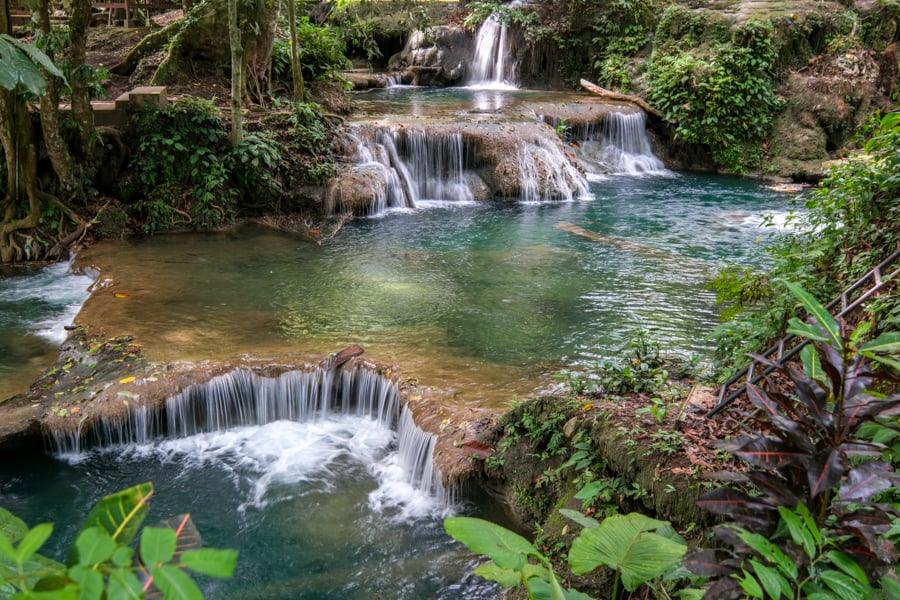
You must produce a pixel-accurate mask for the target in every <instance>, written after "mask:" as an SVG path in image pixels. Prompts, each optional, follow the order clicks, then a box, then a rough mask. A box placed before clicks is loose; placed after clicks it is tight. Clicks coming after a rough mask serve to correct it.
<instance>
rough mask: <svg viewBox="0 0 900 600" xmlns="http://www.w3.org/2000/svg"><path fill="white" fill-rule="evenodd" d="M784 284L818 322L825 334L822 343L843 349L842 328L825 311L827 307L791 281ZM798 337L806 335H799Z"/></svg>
mask: <svg viewBox="0 0 900 600" xmlns="http://www.w3.org/2000/svg"><path fill="white" fill-rule="evenodd" d="M782 283H783V284H784V286H785V287H786V288H787V289H788V290H789V291H790V292H791V293H792V294H793V295H794V296H795V297H796V298H797V299H798V300H800V303H801V304H802V305H803V308H805V309H806V312H808V313H809V314H810V316H812V317H813V318H814V319H815V320H816V323H817V324H818V326H819V327H820V328H821V329H822V331H823V332H824V334H825V340H822V341H826V342H828V344H829V345H831V347H832V348H837V349H839V348H842V347H843V341H842V340H841V328H840V326H839V325H838V322H837V321H836V320H835V319H834V317H832V316H831V313H829V312H828V311H827V310H825V307H823V306H822V305H821V304H819V301H818V300H816V299H815V298H814V297H813V296H812V294H810V293H809V292H807V291H806V290H804V289H803V288H801V287H800V286H799V285H797V284H795V283H791V282H790V281H782ZM792 326H793V324H792ZM798 335H804V334H803V333H798ZM805 337H806V336H805Z"/></svg>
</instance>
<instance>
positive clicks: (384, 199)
mask: <svg viewBox="0 0 900 600" xmlns="http://www.w3.org/2000/svg"><path fill="white" fill-rule="evenodd" d="M353 138H354V139H355V140H356V142H357V144H358V148H359V151H358V153H359V163H358V165H357V166H358V167H359V168H374V169H378V170H379V172H381V173H382V175H383V177H384V181H385V185H384V187H383V188H381V189H378V190H377V191H376V194H375V198H374V200H373V203H372V206H371V208H370V210H369V215H370V216H374V215H378V214H380V213H382V212H384V210H385V209H387V208H416V206H417V205H418V204H419V203H420V202H422V201H426V200H439V201H455V202H462V201H471V200H473V199H474V197H473V195H472V191H471V190H470V189H469V186H468V185H467V183H466V169H465V167H466V155H467V153H466V152H465V144H464V142H463V139H462V134H461V133H459V132H456V133H446V134H434V133H431V134H426V133H425V131H422V130H416V129H412V130H406V129H404V130H402V131H394V130H391V129H379V130H378V131H377V132H376V133H375V142H374V144H372V143H367V142H364V141H363V140H361V139H360V138H358V137H356V136H353Z"/></svg>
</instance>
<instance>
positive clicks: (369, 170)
mask: <svg viewBox="0 0 900 600" xmlns="http://www.w3.org/2000/svg"><path fill="white" fill-rule="evenodd" d="M386 192H387V178H386V176H385V167H383V166H382V165H380V164H378V163H367V164H363V165H353V166H350V167H346V168H344V169H343V171H342V173H341V174H340V175H338V176H337V177H335V178H333V179H332V180H331V181H330V182H329V184H328V188H327V190H326V193H325V205H326V206H325V212H326V213H328V214H333V213H335V212H340V211H341V210H349V211H352V212H353V213H354V214H356V215H365V214H368V213H369V212H370V209H371V207H372V205H373V203H374V202H375V199H376V198H379V197H383V196H384V195H385V194H386Z"/></svg>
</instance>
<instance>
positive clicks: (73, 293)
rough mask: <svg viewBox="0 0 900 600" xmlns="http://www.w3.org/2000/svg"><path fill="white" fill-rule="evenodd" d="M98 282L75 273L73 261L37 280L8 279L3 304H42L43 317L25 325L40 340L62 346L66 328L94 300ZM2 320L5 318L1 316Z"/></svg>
mask: <svg viewBox="0 0 900 600" xmlns="http://www.w3.org/2000/svg"><path fill="white" fill-rule="evenodd" d="M94 279H95V278H94V277H91V276H88V275H76V274H75V273H73V272H72V262H71V261H69V262H62V263H57V264H54V265H50V266H49V267H45V268H44V269H42V270H41V271H40V272H39V273H37V274H36V275H33V276H25V277H13V278H10V279H7V280H6V281H5V282H4V286H3V287H2V288H0V303H5V302H9V303H17V304H20V303H26V302H39V303H41V304H42V305H43V307H42V309H41V310H40V311H39V312H40V313H41V314H40V316H38V317H36V318H34V319H33V320H31V321H27V322H26V323H25V325H26V327H27V329H28V330H29V331H32V332H34V333H35V334H37V335H39V336H40V337H42V338H44V339H46V340H48V341H50V342H53V343H55V344H61V343H62V342H63V341H65V339H66V335H67V332H66V330H65V327H66V325H69V324H71V323H72V321H74V319H75V317H76V316H77V315H78V311H80V310H81V307H82V305H83V304H84V303H85V301H86V300H87V299H88V297H89V296H90V292H88V288H89V287H90V286H91V284H92V283H93V282H94ZM17 318H20V317H17ZM0 320H5V316H4V315H2V314H0Z"/></svg>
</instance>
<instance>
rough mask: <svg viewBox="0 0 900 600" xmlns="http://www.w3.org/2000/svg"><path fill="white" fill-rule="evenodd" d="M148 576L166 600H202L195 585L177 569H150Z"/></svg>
mask: <svg viewBox="0 0 900 600" xmlns="http://www.w3.org/2000/svg"><path fill="white" fill-rule="evenodd" d="M150 574H151V575H153V583H154V584H156V587H158V588H159V589H160V590H162V593H163V595H164V596H165V599H166V600H203V594H202V593H201V592H200V588H198V587H197V584H196V583H194V581H193V580H192V579H191V578H190V577H188V576H187V574H186V573H185V572H184V571H182V570H181V569H179V568H177V567H173V566H171V565H163V566H161V567H157V568H154V569H151V570H150Z"/></svg>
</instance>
